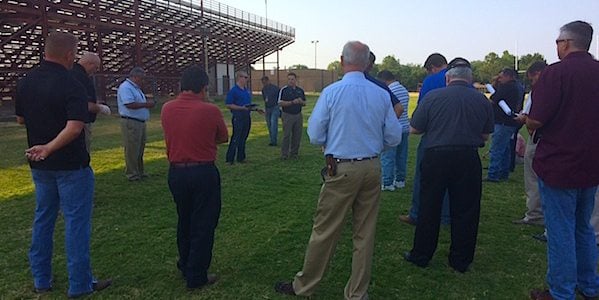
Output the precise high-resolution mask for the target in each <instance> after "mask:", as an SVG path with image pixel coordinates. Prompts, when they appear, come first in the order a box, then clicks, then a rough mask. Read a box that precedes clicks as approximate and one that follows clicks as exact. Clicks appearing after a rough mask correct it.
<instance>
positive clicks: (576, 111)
mask: <svg viewBox="0 0 599 300" xmlns="http://www.w3.org/2000/svg"><path fill="white" fill-rule="evenodd" d="M592 39H593V28H592V27H591V25H589V24H588V23H586V22H582V21H575V22H571V23H568V24H566V25H564V26H562V28H560V35H559V37H558V38H557V40H556V41H555V43H556V46H557V54H558V57H559V58H560V59H561V61H560V62H557V63H555V64H552V65H550V66H548V67H547V68H545V70H544V71H543V73H542V74H541V77H540V78H539V81H538V82H537V83H536V85H535V86H534V91H533V94H534V103H533V105H532V108H531V110H530V114H529V115H528V119H527V121H526V126H528V128H529V130H536V132H535V137H536V138H535V140H536V139H537V138H538V145H537V150H536V153H535V157H534V160H533V164H532V167H533V169H534V171H535V172H536V174H537V176H538V181H539V191H540V193H541V201H542V204H543V212H544V214H545V226H546V228H547V283H548V284H549V290H548V291H547V290H545V291H539V290H534V291H532V292H531V298H532V299H574V298H575V296H576V294H575V293H576V290H578V292H580V293H581V294H582V296H583V298H584V299H596V297H597V296H599V276H597V260H598V253H597V246H596V244H595V243H596V241H595V232H594V230H593V227H592V226H591V224H590V223H589V220H590V218H591V214H592V212H593V206H594V202H595V191H596V189H597V185H599V155H598V154H597V153H599V140H598V139H597V137H598V136H599V123H598V122H597V116H599V86H598V85H597V83H598V82H599V62H598V61H596V60H595V59H593V57H592V56H591V54H589V53H588V51H589V47H590V45H591V40H592Z"/></svg>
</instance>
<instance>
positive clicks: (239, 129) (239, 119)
mask: <svg viewBox="0 0 599 300" xmlns="http://www.w3.org/2000/svg"><path fill="white" fill-rule="evenodd" d="M231 122H232V123H233V135H231V141H230V142H229V148H227V157H226V160H227V162H228V163H233V162H234V161H235V154H237V161H238V162H242V161H244V160H245V142H246V141H247V139H248V136H249V134H250V127H251V126H252V119H251V118H250V115H249V114H247V115H246V114H239V115H235V114H234V115H233V119H232V120H231Z"/></svg>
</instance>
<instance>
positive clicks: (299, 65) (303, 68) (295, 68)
mask: <svg viewBox="0 0 599 300" xmlns="http://www.w3.org/2000/svg"><path fill="white" fill-rule="evenodd" d="M307 69H308V66H306V65H302V64H297V65H293V66H291V67H289V70H307Z"/></svg>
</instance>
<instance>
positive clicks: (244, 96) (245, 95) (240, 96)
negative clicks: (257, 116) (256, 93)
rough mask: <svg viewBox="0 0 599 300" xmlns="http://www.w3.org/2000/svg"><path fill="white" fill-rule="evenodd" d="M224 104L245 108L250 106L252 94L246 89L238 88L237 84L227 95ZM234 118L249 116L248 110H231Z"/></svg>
mask: <svg viewBox="0 0 599 300" xmlns="http://www.w3.org/2000/svg"><path fill="white" fill-rule="evenodd" d="M225 104H235V105H238V106H246V105H248V104H252V94H250V91H249V90H248V89H247V88H244V89H242V88H240V87H239V86H238V85H237V84H236V85H235V86H233V88H232V89H231V90H230V91H229V92H228V93H227V99H226V100H225ZM231 113H232V114H233V115H234V116H249V115H250V111H249V110H231Z"/></svg>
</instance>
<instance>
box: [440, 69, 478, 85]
mask: <svg viewBox="0 0 599 300" xmlns="http://www.w3.org/2000/svg"><path fill="white" fill-rule="evenodd" d="M445 77H447V78H449V79H461V80H465V81H467V82H468V83H471V82H472V70H471V69H470V68H468V67H455V68H451V69H450V70H449V71H447V73H445Z"/></svg>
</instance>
